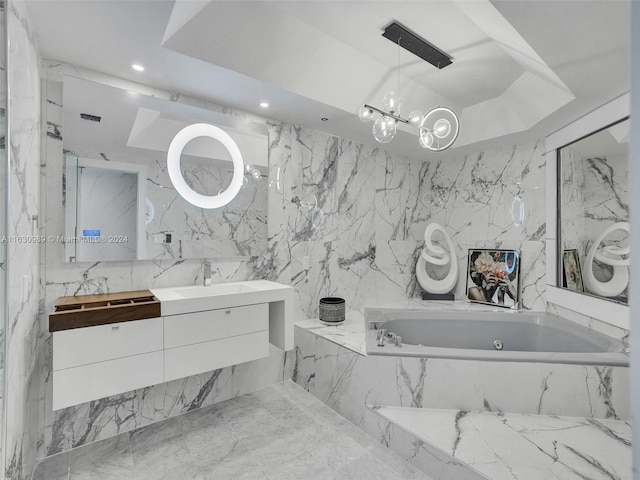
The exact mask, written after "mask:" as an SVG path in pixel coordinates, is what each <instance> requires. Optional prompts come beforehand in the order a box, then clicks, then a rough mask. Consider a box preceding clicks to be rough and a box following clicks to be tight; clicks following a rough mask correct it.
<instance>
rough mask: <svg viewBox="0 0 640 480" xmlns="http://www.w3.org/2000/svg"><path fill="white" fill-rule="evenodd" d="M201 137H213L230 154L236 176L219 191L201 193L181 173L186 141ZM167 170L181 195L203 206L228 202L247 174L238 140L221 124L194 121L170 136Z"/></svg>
mask: <svg viewBox="0 0 640 480" xmlns="http://www.w3.org/2000/svg"><path fill="white" fill-rule="evenodd" d="M198 137H211V138H213V139H214V140H217V141H219V142H220V143H222V145H224V147H225V148H226V149H227V151H228V152H229V153H230V154H231V160H232V162H233V177H232V178H231V183H230V184H229V186H228V187H227V188H226V189H225V190H223V191H221V192H220V193H219V194H218V195H202V194H200V193H198V192H196V191H195V190H193V189H192V188H191V187H190V186H189V185H188V184H187V182H186V181H185V179H184V177H183V176H182V171H181V170H180V157H181V156H182V151H183V150H184V147H185V146H186V145H187V143H189V142H190V141H191V140H193V139H194V138H198ZM167 170H168V172H169V178H170V179H171V183H173V186H174V187H175V189H176V191H177V192H178V193H179V194H180V196H181V197H182V198H184V199H185V200H186V201H187V202H189V203H191V204H192V205H195V206H196V207H200V208H220V207H223V206H225V205H226V204H227V203H229V202H230V201H231V200H233V199H234V198H235V196H236V195H237V194H238V192H239V191H240V188H241V187H242V180H243V178H244V165H243V163H242V154H241V153H240V149H239V148H238V145H236V142H234V141H233V138H231V137H230V136H229V134H228V133H227V132H225V131H224V130H222V129H221V128H218V127H216V126H214V125H209V124H207V123H194V124H193V125H189V126H188V127H184V128H183V129H182V130H180V131H179V132H178V133H176V136H175V137H173V140H171V144H170V145H169V151H168V152H167Z"/></svg>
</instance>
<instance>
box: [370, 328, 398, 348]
mask: <svg viewBox="0 0 640 480" xmlns="http://www.w3.org/2000/svg"><path fill="white" fill-rule="evenodd" d="M385 339H386V340H387V342H388V343H390V344H391V345H395V346H396V347H401V346H402V337H401V336H400V335H396V334H395V333H393V332H387V331H386V330H385V329H384V328H383V329H381V330H378V334H377V336H376V341H377V342H378V346H379V347H384V341H385Z"/></svg>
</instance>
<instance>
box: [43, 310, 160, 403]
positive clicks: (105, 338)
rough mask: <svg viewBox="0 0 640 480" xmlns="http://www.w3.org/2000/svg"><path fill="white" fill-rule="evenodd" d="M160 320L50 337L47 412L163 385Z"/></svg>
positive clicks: (66, 331)
mask: <svg viewBox="0 0 640 480" xmlns="http://www.w3.org/2000/svg"><path fill="white" fill-rule="evenodd" d="M162 350H163V330H162V318H150V319H144V320H135V321H128V322H118V323H111V324H108V325H97V326H93V327H85V328H74V329H70V330H62V331H57V332H53V409H54V410H58V409H60V408H64V407H69V406H72V405H77V404H79V403H84V402H88V401H91V400H96V399H99V398H103V397H107V396H109V395H116V394H118V393H124V392H128V391H130V390H135V389H136V388H142V387H148V386H150V385H155V384H158V383H162V382H163V381H164V369H163V356H162Z"/></svg>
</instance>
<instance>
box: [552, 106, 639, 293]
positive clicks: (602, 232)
mask: <svg viewBox="0 0 640 480" xmlns="http://www.w3.org/2000/svg"><path fill="white" fill-rule="evenodd" d="M628 147H629V119H628V118H627V119H625V120H622V121H620V122H618V123H616V124H614V125H611V126H609V127H607V128H604V129H602V130H600V131H598V132H595V133H593V134H591V135H589V136H587V137H585V138H583V139H581V140H578V141H576V142H574V143H572V144H569V145H567V146H565V147H563V148H560V149H558V169H559V172H558V192H559V212H558V233H559V235H558V246H559V248H558V257H559V258H558V273H559V275H558V277H559V278H558V284H559V285H562V286H563V287H564V288H568V289H571V290H574V291H576V292H580V293H587V294H590V295H596V296H599V297H602V298H607V299H610V300H614V301H618V302H622V303H627V289H628V283H629V253H630V247H629V223H628V222H629V200H628V198H629V185H628V180H627V179H628V175H629V160H628Z"/></svg>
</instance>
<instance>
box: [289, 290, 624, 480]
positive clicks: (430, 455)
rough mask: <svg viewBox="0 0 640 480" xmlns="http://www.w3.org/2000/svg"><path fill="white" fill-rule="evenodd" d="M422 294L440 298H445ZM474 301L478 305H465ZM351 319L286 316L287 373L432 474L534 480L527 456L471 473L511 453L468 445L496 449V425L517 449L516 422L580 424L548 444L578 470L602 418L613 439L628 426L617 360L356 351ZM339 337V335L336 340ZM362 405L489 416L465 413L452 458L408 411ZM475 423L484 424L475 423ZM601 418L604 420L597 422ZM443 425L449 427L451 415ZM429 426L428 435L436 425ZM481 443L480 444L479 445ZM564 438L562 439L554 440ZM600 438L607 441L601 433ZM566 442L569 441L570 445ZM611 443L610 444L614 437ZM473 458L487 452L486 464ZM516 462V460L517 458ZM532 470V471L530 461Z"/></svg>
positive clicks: (559, 427) (556, 426) (557, 427)
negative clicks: (291, 345)
mask: <svg viewBox="0 0 640 480" xmlns="http://www.w3.org/2000/svg"><path fill="white" fill-rule="evenodd" d="M423 303H427V304H428V303H429V302H423ZM431 303H434V304H438V305H440V304H443V303H445V302H431ZM450 303H451V305H449V306H448V307H449V308H451V309H456V308H458V309H459V308H462V307H463V306H464V305H461V303H462V302H450ZM474 307H480V306H476V305H474ZM483 308H488V307H483ZM358 323H359V317H356V316H355V315H353V314H351V315H349V314H348V315H347V321H346V322H345V326H344V328H343V327H341V326H332V327H326V326H323V325H322V324H320V323H319V322H318V321H313V320H309V321H305V322H300V323H298V324H296V330H295V334H296V359H295V367H294V370H293V379H294V381H296V383H298V384H299V385H301V386H302V387H303V388H305V389H306V390H307V391H309V392H310V393H313V394H314V395H315V396H316V397H317V398H319V399H320V400H322V401H323V402H324V403H326V404H327V405H328V406H330V407H331V408H333V409H334V410H335V411H337V412H338V413H340V414H341V415H343V416H344V417H346V418H347V419H349V420H350V421H351V422H353V423H354V424H355V425H357V426H359V427H360V428H362V429H363V430H364V431H366V432H367V433H369V434H370V435H372V436H374V437H375V438H377V439H378V440H379V441H380V442H381V443H382V444H384V445H387V446H389V447H390V448H391V449H392V450H393V451H394V452H396V453H398V454H399V455H400V456H402V457H403V458H405V459H407V460H408V461H409V462H410V463H412V464H413V465H415V466H416V467H418V468H420V469H421V470H422V471H424V472H426V473H428V474H429V475H431V476H433V477H434V478H441V479H455V480H486V478H496V479H498V478H505V479H506V478H509V479H512V478H518V479H520V478H523V479H526V478H535V479H536V480H537V478H541V477H540V476H539V475H538V476H537V477H536V476H533V477H529V476H527V475H528V473H527V472H529V471H530V469H529V470H527V467H531V465H533V466H534V467H535V466H536V464H535V463H534V464H531V463H525V464H524V467H523V471H524V472H525V474H522V472H521V470H520V469H519V470H518V475H521V476H517V477H510V476H497V477H491V476H489V477H486V476H485V475H483V474H482V473H479V471H484V470H481V469H480V466H486V467H487V468H493V470H491V471H492V472H495V471H497V472H502V473H504V472H505V471H506V472H509V467H511V466H512V463H509V462H507V463H504V462H502V463H500V462H499V461H497V460H496V457H495V455H496V454H492V456H486V455H484V453H483V452H484V450H482V451H480V453H479V454H478V455H477V456H476V453H477V452H478V450H474V448H473V445H476V444H478V445H479V446H478V448H488V449H490V448H494V449H497V448H498V447H499V446H500V445H502V444H501V443H500V438H501V431H502V430H501V429H505V432H506V433H507V434H509V435H512V436H515V437H516V440H517V441H515V440H514V442H515V443H514V442H512V444H513V445H520V446H523V448H524V450H523V451H524V452H527V451H528V449H531V448H536V447H534V444H533V443H531V442H529V440H528V439H529V437H527V435H525V433H526V432H525V431H524V430H523V429H524V428H528V429H529V431H531V432H533V434H535V433H536V432H537V431H538V430H540V431H541V432H544V430H545V429H547V428H550V429H552V430H553V431H558V432H560V434H561V435H564V430H566V429H567V428H568V429H569V430H571V429H574V428H575V429H577V430H580V429H581V432H582V431H584V432H586V433H585V434H582V433H580V434H578V435H577V437H575V438H577V439H578V442H577V443H576V442H574V440H575V438H573V437H572V439H567V438H566V436H563V437H562V438H563V440H564V443H563V444H562V445H560V446H558V449H561V450H562V449H563V451H562V452H561V453H558V458H559V459H560V460H561V461H562V462H563V463H564V464H565V466H566V465H568V466H567V467H566V468H565V466H558V467H557V468H559V469H561V470H562V469H563V468H565V469H564V470H562V471H563V472H571V468H574V469H576V470H578V471H588V472H590V473H593V469H594V468H595V467H594V464H593V463H591V464H590V463H589V461H588V459H587V460H585V459H584V458H582V457H580V454H581V453H582V454H585V455H587V454H594V455H595V454H596V453H598V451H599V450H598V445H600V440H599V439H600V436H601V435H602V434H603V432H606V431H608V430H607V428H608V429H610V431H611V432H612V433H614V437H615V436H617V437H620V438H622V439H623V440H622V443H624V439H625V438H626V436H627V435H628V431H629V378H628V375H629V371H628V370H629V369H628V368H627V367H598V366H581V365H564V364H562V365H558V364H536V363H509V362H482V361H472V360H446V359H437V358H429V359H427V358H412V357H381V356H365V355H363V354H362V352H361V351H358V345H361V344H359V338H362V337H360V335H361V334H363V333H364V331H362V332H360V331H356V328H357V327H356V325H357V324H358ZM360 325H362V328H363V329H364V325H363V324H362V323H361V324H360ZM341 342H342V343H343V344H344V345H340V343H341ZM368 405H383V406H385V407H386V408H391V409H394V408H395V407H399V408H400V409H401V411H403V412H404V411H407V410H408V411H410V412H414V413H415V412H418V413H419V414H420V415H421V413H420V412H422V411H428V410H429V409H436V417H437V415H440V412H441V410H440V409H444V410H445V411H453V412H454V413H453V416H452V417H451V418H452V419H454V420H455V418H456V415H460V417H466V416H467V415H466V412H477V413H474V414H473V415H472V414H469V415H468V417H469V418H476V417H477V418H478V419H480V420H479V422H482V421H483V420H482V419H486V418H488V419H491V422H493V423H492V425H493V424H495V426H496V430H495V431H493V430H488V431H487V432H477V431H476V430H475V429H474V425H475V424H473V423H472V424H471V425H470V426H469V427H468V429H467V430H468V431H469V432H470V433H469V435H471V436H473V435H475V437H473V440H472V441H471V442H470V443H469V444H467V443H465V444H464V446H465V447H464V450H465V453H467V452H468V455H465V456H464V458H461V457H457V456H455V458H452V456H451V453H452V452H454V453H455V451H457V450H455V449H451V450H450V451H449V453H447V448H445V447H448V446H450V444H447V445H444V446H441V445H440V444H439V443H438V442H437V441H436V440H438V438H435V439H432V438H431V437H427V439H426V440H425V439H424V438H421V437H420V436H418V435H416V434H415V433H413V432H412V431H411V429H410V428H408V427H409V426H410V425H411V424H413V423H419V418H420V417H416V419H414V417H411V416H410V415H409V418H410V420H408V421H407V422H408V424H407V425H402V424H401V422H397V423H396V422H394V421H390V420H388V419H387V418H384V417H381V416H380V415H379V414H378V413H379V412H377V411H374V410H371V408H369V407H368ZM461 412H462V413H461ZM506 412H509V413H506ZM444 415H445V416H446V415H448V414H444ZM505 416H507V417H508V418H510V419H513V420H512V422H511V423H510V424H509V423H506V420H504V419H505V418H506V417H505ZM560 416H562V417H582V418H578V419H571V418H569V419H566V418H559V417H560ZM438 418H439V417H438ZM446 418H449V417H446ZM527 419H529V420H530V421H529V420H527ZM535 419H538V420H541V422H542V423H536V420H535ZM556 420H557V422H556ZM517 422H521V423H522V424H523V425H524V427H522V428H523V429H521V431H520V430H517V428H519V427H516V426H514V425H518V424H517ZM549 422H551V423H549ZM554 422H556V423H554ZM481 425H484V424H482V423H481ZM505 425H506V426H505ZM601 425H605V427H602V428H601V427H600V426H601ZM432 427H433V425H432V424H431V423H429V427H428V428H429V429H430V430H431V429H433V430H434V431H435V432H437V431H438V428H437V426H436V427H433V428H432ZM453 428H454V430H455V422H454V424H453ZM478 428H480V427H478ZM496 432H497V433H496ZM518 432H519V433H518ZM434 435H436V437H437V434H434ZM482 435H485V436H486V438H485V437H483V436H482ZM518 435H521V437H518ZM481 437H482V438H481ZM551 437H552V438H551V440H548V439H549V436H543V438H541V439H536V441H539V442H543V443H542V444H541V445H542V447H543V448H546V447H547V445H549V444H550V445H551V450H548V449H547V450H544V451H545V452H547V453H540V452H538V454H539V455H540V458H541V459H542V460H541V462H542V463H540V465H541V467H543V468H547V467H549V464H550V463H553V458H554V457H553V455H554V450H553V448H554V445H553V440H554V439H553V434H551ZM587 437H588V438H590V439H591V441H589V440H588V438H587ZM443 438H446V439H447V440H450V436H447V435H444V437H443ZM583 439H587V445H586V446H587V447H588V448H586V449H585V448H583V447H584V446H585V445H584V444H583V443H580V442H582V440H583ZM454 440H455V439H454ZM607 441H608V440H607ZM616 441H617V440H616ZM483 442H486V443H483ZM492 442H493V443H492ZM527 442H528V443H527ZM545 442H546V443H545ZM589 442H590V443H589ZM454 443H455V441H454ZM458 443H460V442H458ZM487 443H488V444H489V445H490V446H489V447H485V446H484V445H487ZM565 444H566V445H568V446H569V447H564V445H565ZM467 445H469V448H467ZM509 445H511V444H509ZM602 445H607V442H604V443H603V444H602ZM570 448H573V451H571V450H570ZM594 448H595V450H594ZM616 448H618V449H619V447H616ZM627 450H628V446H627ZM585 452H586V453H585ZM599 455H600V454H599ZM616 455H617V454H616ZM626 456H629V453H628V452H627V453H625V450H624V448H622V450H621V452H620V455H619V457H620V458H621V459H622V460H620V463H619V464H618V463H616V464H615V465H614V466H613V467H612V466H611V465H610V464H607V465H606V466H605V467H604V468H605V469H609V470H611V469H612V468H621V469H622V470H624V468H626V467H625V465H627V464H628V462H627V463H625V462H626V460H625V458H626ZM568 457H571V458H568ZM501 458H502V457H501ZM514 458H515V459H516V460H517V459H518V458H519V457H518V456H517V455H516V456H515V457H514ZM525 458H527V457H526V456H525ZM483 459H488V460H486V465H485V462H483ZM467 462H468V463H467ZM616 462H617V460H616ZM505 465H507V466H505ZM516 466H518V468H520V466H519V464H517V462H516ZM475 467H478V468H477V469H476V468H475ZM554 468H555V467H554ZM585 468H586V470H585ZM514 471H515V470H514ZM532 471H533V472H537V470H536V469H535V468H533V470H532ZM616 472H617V470H616ZM617 473H620V472H617ZM545 478H547V477H545ZM549 478H573V477H563V476H558V477H549ZM576 478H581V477H580V476H577V477H576ZM589 478H626V477H624V476H622V477H610V476H606V474H605V475H602V476H595V477H589Z"/></svg>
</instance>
